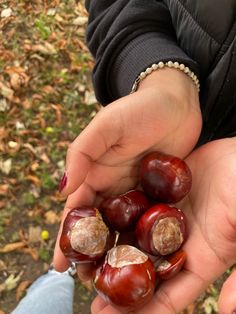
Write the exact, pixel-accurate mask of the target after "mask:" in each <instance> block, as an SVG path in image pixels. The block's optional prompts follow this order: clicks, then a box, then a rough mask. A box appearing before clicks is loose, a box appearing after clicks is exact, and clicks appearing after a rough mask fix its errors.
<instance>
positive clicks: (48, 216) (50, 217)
mask: <svg viewBox="0 0 236 314" xmlns="http://www.w3.org/2000/svg"><path fill="white" fill-rule="evenodd" d="M44 216H45V222H46V223H47V224H49V225H53V224H55V223H58V222H60V220H61V218H60V216H59V215H58V214H57V213H55V212H54V211H52V210H49V211H47V212H46V213H45V215H44Z"/></svg>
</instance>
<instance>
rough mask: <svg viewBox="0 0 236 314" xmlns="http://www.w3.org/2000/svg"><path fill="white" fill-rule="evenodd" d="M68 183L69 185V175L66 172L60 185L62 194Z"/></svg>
mask: <svg viewBox="0 0 236 314" xmlns="http://www.w3.org/2000/svg"><path fill="white" fill-rule="evenodd" d="M66 183H67V174H66V172H64V174H63V176H62V178H61V181H60V184H59V192H60V193H61V192H62V190H63V189H64V187H65V186H66Z"/></svg>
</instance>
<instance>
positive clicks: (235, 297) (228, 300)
mask: <svg viewBox="0 0 236 314" xmlns="http://www.w3.org/2000/svg"><path fill="white" fill-rule="evenodd" d="M219 313H222V314H236V270H235V271H234V272H233V273H232V274H231V275H230V276H229V278H228V279H227V280H226V281H225V283H224V285H223V287H222V289H221V292H220V297H219Z"/></svg>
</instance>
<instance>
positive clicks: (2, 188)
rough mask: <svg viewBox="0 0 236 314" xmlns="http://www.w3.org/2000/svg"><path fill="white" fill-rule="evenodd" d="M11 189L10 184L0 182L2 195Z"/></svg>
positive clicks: (0, 193)
mask: <svg viewBox="0 0 236 314" xmlns="http://www.w3.org/2000/svg"><path fill="white" fill-rule="evenodd" d="M8 189H9V184H7V183H6V184H0V195H6V193H7V192H8Z"/></svg>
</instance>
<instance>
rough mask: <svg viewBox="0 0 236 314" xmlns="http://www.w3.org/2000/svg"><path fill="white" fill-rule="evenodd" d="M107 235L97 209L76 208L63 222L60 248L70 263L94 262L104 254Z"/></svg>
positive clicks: (107, 232) (105, 227)
mask: <svg viewBox="0 0 236 314" xmlns="http://www.w3.org/2000/svg"><path fill="white" fill-rule="evenodd" d="M109 235H110V233H109V229H108V228H107V226H106V225H105V223H104V222H103V220H102V216H101V214H100V213H99V211H98V209H96V208H92V207H77V208H74V209H72V210H71V211H70V212H69V213H68V215H67V216H66V218H65V220H64V224H63V229H62V234H61V237H60V248H61V250H62V252H63V254H64V255H65V257H67V259H68V260H69V261H71V262H77V263H79V262H91V261H96V260H98V259H99V258H101V257H102V256H103V255H104V254H105V252H106V250H107V245H108V243H109Z"/></svg>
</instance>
